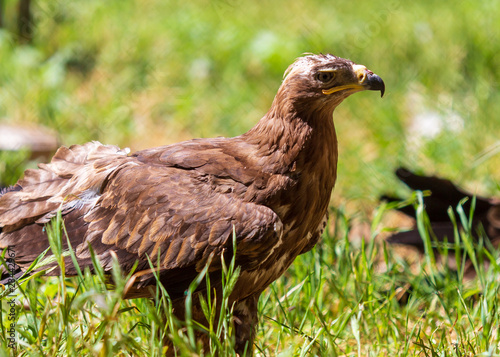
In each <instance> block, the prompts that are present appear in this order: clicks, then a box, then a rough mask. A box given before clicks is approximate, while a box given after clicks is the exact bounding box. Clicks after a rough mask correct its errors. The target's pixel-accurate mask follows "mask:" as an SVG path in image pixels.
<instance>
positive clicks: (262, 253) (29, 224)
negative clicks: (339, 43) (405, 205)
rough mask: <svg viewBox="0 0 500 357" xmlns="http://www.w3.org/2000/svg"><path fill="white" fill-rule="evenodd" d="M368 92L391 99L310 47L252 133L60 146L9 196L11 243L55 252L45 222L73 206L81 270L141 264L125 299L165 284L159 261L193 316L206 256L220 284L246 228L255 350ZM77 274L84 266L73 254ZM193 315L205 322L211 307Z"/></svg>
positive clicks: (242, 248) (240, 329)
mask: <svg viewBox="0 0 500 357" xmlns="http://www.w3.org/2000/svg"><path fill="white" fill-rule="evenodd" d="M363 90H378V91H381V93H382V95H383V93H384V82H383V81H382V79H381V78H380V77H379V76H377V75H375V74H373V73H372V72H371V71H369V70H368V69H366V67H364V66H361V65H357V64H354V63H353V62H351V61H349V60H346V59H343V58H339V57H335V56H333V55H330V54H328V55H307V56H304V57H301V58H298V59H297V60H296V61H295V62H294V63H293V64H292V65H291V66H290V67H289V68H288V69H287V71H286V72H285V77H284V80H283V83H282V84H281V86H280V88H279V90H278V93H277V95H276V97H275V99H274V101H273V103H272V105H271V108H270V109H269V111H268V112H267V114H265V115H264V117H263V118H262V119H261V120H260V121H259V122H258V123H257V125H256V126H255V127H253V128H252V129H250V130H249V131H248V132H246V133H244V134H242V135H240V136H237V137H233V138H210V139H194V140H189V141H185V142H181V143H177V144H173V145H168V146H162V147H157V148H153V149H147V150H143V151H139V152H136V153H133V154H128V153H127V152H126V151H124V150H121V149H120V148H118V147H116V146H111V145H102V144H101V143H98V142H90V143H86V144H84V145H73V146H71V147H69V148H67V147H61V148H60V149H59V150H58V151H57V153H56V154H55V155H54V157H53V158H52V161H51V163H50V164H40V165H39V169H37V170H27V171H26V172H25V175H24V178H23V179H21V180H20V181H19V182H18V183H17V184H16V185H15V186H13V187H11V188H10V189H8V190H7V192H6V193H4V194H3V195H2V196H1V197H0V227H2V228H1V229H2V232H1V234H0V247H2V248H6V247H8V246H14V247H15V248H14V249H15V252H16V263H17V264H18V265H19V266H20V267H21V268H23V267H27V266H29V264H30V263H31V262H32V261H33V260H34V259H35V258H36V257H37V256H38V255H39V254H40V253H42V252H43V251H44V250H45V249H47V248H48V246H49V245H48V240H47V237H46V234H45V231H44V225H45V224H46V223H47V222H49V221H50V220H51V218H52V217H54V216H55V215H56V213H57V211H58V210H61V211H62V216H63V219H64V224H65V227H66V230H67V233H68V235H69V239H70V241H71V245H72V246H73V247H76V249H75V252H76V256H77V258H78V263H79V265H80V266H81V267H90V269H92V262H91V257H90V253H89V246H92V248H93V250H94V251H95V254H96V256H97V257H98V258H99V260H100V262H101V264H102V266H103V267H104V270H105V271H106V272H110V270H111V268H112V256H113V255H115V256H116V257H117V258H118V261H119V263H120V265H121V267H122V269H123V270H124V271H125V272H127V271H130V269H132V267H133V265H134V264H135V262H136V261H137V262H138V266H137V268H136V273H135V275H134V277H133V278H134V279H135V282H134V284H133V286H132V287H131V288H130V289H129V290H128V291H127V292H126V297H127V298H135V297H149V296H151V292H150V291H151V290H152V289H150V287H151V286H153V285H154V284H156V279H155V278H154V276H153V273H152V272H151V271H150V265H149V261H148V257H149V258H150V260H151V261H152V262H154V264H158V265H159V267H158V269H159V272H160V274H159V277H160V282H161V283H162V284H163V286H164V287H165V289H166V291H167V292H168V294H169V296H170V298H171V300H172V301H173V307H174V313H175V314H176V315H177V316H178V317H180V318H183V313H184V296H185V295H184V293H185V291H186V289H187V288H188V286H189V284H190V283H191V282H192V280H193V279H194V278H195V277H196V276H197V274H198V273H199V272H200V271H201V270H202V269H203V268H204V267H205V265H206V264H207V263H208V262H210V267H209V272H210V278H211V285H212V287H215V289H220V287H221V274H220V271H221V268H222V267H221V257H223V258H225V259H226V261H229V260H230V259H231V258H232V257H233V231H234V233H235V237H236V255H235V257H234V259H235V262H236V265H237V266H239V267H240V269H241V270H240V275H239V277H238V280H237V283H236V285H235V287H234V290H233V292H232V295H231V297H230V304H234V317H235V318H234V321H235V331H236V349H237V352H239V353H242V352H243V351H245V348H246V349H247V350H249V349H250V350H251V348H252V341H253V337H254V327H255V326H256V320H257V301H258V298H259V295H260V294H261V292H262V291H263V290H264V289H265V288H266V287H267V286H268V285H269V284H271V283H272V282H273V281H274V280H276V279H277V278H278V277H280V276H281V275H282V274H283V272H284V271H285V270H286V269H287V268H288V267H289V266H290V264H292V262H293V260H294V259H295V257H296V256H297V255H299V254H302V253H305V252H307V251H309V250H310V249H312V248H313V246H314V245H315V244H316V242H317V241H318V239H319V237H320V236H321V234H322V232H323V229H324V228H325V225H326V219H327V208H328V203H329V201H330V195H331V192H332V189H333V186H334V184H335V178H336V174H337V138H336V134H335V127H334V124H333V121H332V113H333V111H334V109H335V108H336V107H337V105H339V104H340V103H341V102H342V101H343V100H344V99H345V98H347V97H348V96H349V95H351V94H353V93H356V92H359V91H363ZM112 252H114V254H113V253H112ZM158 257H159V259H158ZM66 272H67V274H68V275H70V274H76V270H75V267H74V266H73V263H72V261H71V259H70V258H69V257H68V258H67V259H66ZM51 274H57V270H54V271H52V272H51ZM203 289H204V288H203V286H202V287H200V288H199V290H198V292H199V293H201V294H203V293H204V290H203ZM193 310H194V311H193V317H194V318H195V319H197V320H199V321H200V322H204V319H205V318H204V316H203V313H202V312H201V309H200V308H199V306H197V305H196V304H195V305H194V307H193Z"/></svg>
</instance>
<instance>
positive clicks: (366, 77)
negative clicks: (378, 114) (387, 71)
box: [352, 64, 385, 97]
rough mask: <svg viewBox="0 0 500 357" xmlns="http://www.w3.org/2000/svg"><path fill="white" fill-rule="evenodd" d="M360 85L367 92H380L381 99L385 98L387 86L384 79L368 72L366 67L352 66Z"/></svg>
mask: <svg viewBox="0 0 500 357" xmlns="http://www.w3.org/2000/svg"><path fill="white" fill-rule="evenodd" d="M352 67H353V70H354V73H355V74H356V77H357V78H358V83H359V84H360V85H361V86H363V87H364V89H366V90H379V91H380V97H383V96H384V92H385V84H384V81H383V80H382V78H380V77H379V76H377V75H376V74H375V73H373V72H372V71H370V70H368V69H367V68H366V67H365V66H361V65H358V64H355V65H353V66H352Z"/></svg>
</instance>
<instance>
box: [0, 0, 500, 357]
mask: <svg viewBox="0 0 500 357" xmlns="http://www.w3.org/2000/svg"><path fill="white" fill-rule="evenodd" d="M15 8H16V1H14V0H6V1H5V11H6V17H5V20H6V29H5V30H1V31H0V122H10V123H40V124H43V125H46V126H49V127H51V128H53V129H55V130H56V131H57V132H58V135H59V137H60V139H61V141H62V143H63V144H65V145H71V144H75V143H83V142H86V141H89V140H100V141H101V142H103V143H107V144H117V145H120V146H124V147H125V146H128V147H131V149H132V150H138V149H142V148H146V147H152V146H157V145H163V144H168V143H173V142H177V141H180V140H184V139H189V138H192V137H200V136H204V137H208V136H217V135H223V136H232V135H238V134H240V133H242V132H243V131H245V130H247V129H249V128H250V127H251V126H252V125H254V124H255V123H256V122H257V120H258V119H259V118H260V117H261V116H262V115H263V114H264V113H265V112H266V111H267V109H268V107H269V105H270V103H271V101H272V98H273V96H274V94H275V93H276V90H277V88H278V86H279V83H280V81H281V78H282V75H283V72H284V70H285V69H286V67H287V66H288V65H289V64H290V63H291V62H292V61H293V60H294V59H295V58H296V57H298V56H300V55H301V54H302V53H304V52H316V53H317V52H331V53H334V54H336V55H339V56H342V57H348V58H350V59H352V60H353V61H355V62H357V63H360V64H364V65H366V66H367V67H368V68H369V69H371V70H373V71H374V72H375V73H377V74H379V75H380V76H381V77H382V78H383V79H384V81H385V83H386V87H387V91H386V96H385V97H384V98H383V99H382V100H380V99H379V98H378V97H377V96H376V95H374V93H361V94H356V95H355V96H353V97H352V98H349V99H348V100H347V101H346V102H345V103H343V104H342V105H341V107H339V108H338V109H337V111H336V112H335V113H334V118H335V123H336V127H337V133H338V137H339V145H340V161H339V169H338V172H339V177H338V181H337V185H336V188H335V192H334V195H333V198H332V210H333V214H332V219H331V222H330V226H329V231H328V232H327V233H326V234H325V236H324V237H323V240H322V242H321V243H320V244H319V245H318V246H317V247H316V248H315V249H314V250H313V251H312V252H311V253H308V254H305V255H303V256H300V257H299V258H298V259H297V261H296V262H295V263H294V264H293V265H292V267H291V269H290V270H289V271H288V272H287V273H286V274H285V275H284V276H283V277H282V278H281V279H279V280H278V281H277V282H276V283H274V284H273V285H272V286H271V287H270V288H269V289H268V290H266V291H265V292H264V294H263V296H262V298H261V300H260V305H259V309H260V316H261V318H260V322H259V326H258V336H257V339H256V348H255V351H256V353H258V354H261V355H267V356H273V355H277V354H280V355H281V356H288V355H290V356H292V355H293V356H301V355H333V356H335V355H338V356H344V355H359V356H385V355H401V356H406V355H409V356H473V355H484V356H494V355H495V354H496V355H499V354H500V350H499V338H500V337H499V331H498V326H499V325H500V322H499V321H498V320H499V314H498V311H497V310H498V297H499V296H500V292H499V291H498V289H499V284H498V281H497V276H498V274H499V271H498V269H499V268H498V265H497V264H498V257H497V255H496V254H497V253H496V252H491V253H490V252H489V251H488V250H486V248H488V247H487V245H486V243H484V244H483V245H481V244H479V246H476V247H475V248H474V245H473V244H472V242H471V240H470V232H463V233H459V232H457V234H462V235H463V237H462V238H465V240H464V242H465V244H464V245H463V246H462V247H461V251H460V252H461V253H460V254H458V255H457V257H456V260H457V263H458V264H459V266H460V263H461V261H462V255H463V254H468V255H469V256H473V257H477V259H476V264H477V266H478V267H481V266H482V264H481V261H482V260H484V259H485V257H486V256H487V255H488V254H490V255H493V258H494V259H493V261H494V262H495V263H494V264H490V266H489V268H487V269H486V268H481V269H479V268H478V270H479V273H478V276H477V278H475V279H473V280H466V281H463V280H462V279H461V278H462V277H461V275H462V274H464V273H463V271H461V270H459V271H458V273H457V272H455V271H451V270H450V269H449V268H447V267H446V266H442V265H440V264H439V263H437V262H435V259H434V258H433V256H432V253H431V252H432V250H431V249H430V247H429V246H430V245H431V244H432V241H431V239H430V238H431V235H427V236H428V237H429V239H428V240H427V241H426V244H427V251H428V253H429V254H427V256H426V258H425V259H424V260H422V261H420V262H409V261H407V260H405V259H403V257H401V256H400V255H399V254H398V252H397V251H395V250H393V248H392V247H386V246H385V245H384V244H382V243H380V242H379V241H378V240H377V239H374V238H375V237H378V236H379V235H380V233H382V235H383V234H386V233H385V232H386V231H388V230H390V229H391V226H392V224H393V221H394V219H393V215H392V214H391V213H389V212H386V210H387V209H388V208H390V207H385V206H379V204H378V202H377V198H378V197H379V195H380V194H381V193H382V192H386V191H392V192H396V193H399V194H403V195H407V196H409V195H410V193H409V192H407V191H405V189H404V188H403V187H402V186H401V185H398V184H396V182H395V178H394V177H393V175H392V171H393V169H394V168H395V167H396V166H398V165H400V164H404V165H407V166H409V167H411V168H413V169H416V170H419V171H424V172H426V173H439V174H440V175H441V176H446V177H448V178H450V179H452V180H454V181H456V182H458V183H460V184H461V185H462V186H465V187H468V188H469V189H470V190H471V191H473V192H476V191H477V192H478V193H481V194H497V195H498V187H499V185H498V177H500V166H499V165H498V157H499V156H498V154H499V152H500V149H499V148H500V143H499V139H498V138H499V136H500V129H499V128H500V116H498V115H497V113H498V112H500V90H499V87H498V83H500V72H499V71H498V68H500V57H499V56H498V53H500V41H498V38H500V22H499V21H498V19H499V18H500V3H499V2H498V1H495V0H486V1H481V2H477V1H461V2H432V1H429V0H422V1H415V2H411V3H408V2H407V3H404V2H400V1H385V0H372V1H368V0H361V1H335V2H334V1H330V2H324V1H320V0H308V1H305V0H299V1H294V2H290V1H285V0H278V1H274V2H272V3H265V2H255V1H253V2H250V1H234V0H227V1H223V0H218V1H204V0H194V1H190V2H187V3H186V2H184V1H183V2H181V1H173V0H169V1H159V0H150V1H132V0H127V1H123V0H109V1H105V2H104V1H98V0H86V1H83V0H75V1H71V2H67V1H54V0H39V1H36V2H34V5H33V8H34V16H35V19H36V24H37V28H36V31H35V38H34V42H33V44H32V45H30V46H20V45H18V43H17V42H16V39H15V35H14V34H13V33H12V31H13V29H14V28H15V16H14V13H15ZM429 116H434V117H437V118H439V119H438V120H439V121H441V124H442V131H441V132H439V133H438V134H437V135H436V136H434V137H420V136H419V135H418V133H417V132H415V131H414V130H413V129H412V123H415V122H417V123H418V122H419V121H421V120H423V118H426V117H429ZM27 157H28V154H27V153H18V154H13V153H0V180H1V183H3V184H12V183H14V182H15V181H16V180H17V179H18V178H19V176H20V175H21V173H22V171H23V170H24V169H25V168H26V167H33V165H34V163H33V162H28V163H26V161H25V159H26V158H27ZM455 219H456V220H461V221H463V220H464V219H465V218H464V216H457V217H455ZM359 222H368V224H369V225H371V227H372V229H371V233H370V236H369V237H365V238H367V239H366V242H365V241H364V240H358V241H357V240H349V234H350V232H351V234H352V231H353V230H354V228H353V226H355V225H356V224H358V223H359ZM419 222H420V229H421V230H422V233H423V232H426V218H425V215H424V214H423V213H421V214H420V218H419ZM465 226H467V225H465ZM57 232H58V231H57V230H56V232H54V235H55V236H56V237H55V238H57V237H58V234H59V233H57ZM56 240H57V239H56ZM440 249H444V250H445V249H446V247H445V246H443V247H441V248H440ZM495 259H496V260H495ZM118 281H119V282H120V284H122V285H123V283H124V280H118ZM120 284H118V287H117V289H116V290H115V291H111V292H110V291H107V290H106V289H105V287H104V281H103V278H102V277H100V276H97V277H92V276H90V275H89V274H88V273H86V272H82V275H81V276H79V277H77V278H51V279H43V278H39V277H36V278H32V279H29V281H27V282H26V284H25V285H24V286H23V287H22V289H21V291H20V292H19V294H18V296H17V298H16V299H17V302H18V303H17V305H16V309H17V310H16V311H17V316H18V321H17V329H18V334H19V335H18V341H19V343H20V345H19V349H18V354H20V355H35V356H36V355H40V356H43V355H52V356H66V355H69V356H72V355H76V354H78V355H98V354H99V353H101V355H103V356H108V355H118V356H120V355H123V356H128V355H143V354H146V355H151V356H154V355H160V353H161V349H162V346H161V341H160V337H159V336H161V335H162V334H166V333H167V334H168V333H172V332H171V331H174V332H175V333H174V334H173V336H174V338H175V339H176V343H177V344H178V345H179V346H182V347H181V348H182V349H183V350H185V351H186V354H187V355H190V353H191V352H190V351H193V350H195V349H196V348H197V347H196V343H194V344H193V341H191V340H190V338H189V334H188V333H187V331H188V330H187V327H186V329H184V330H183V329H181V330H180V331H181V334H180V335H179V334H177V332H176V331H177V329H176V328H172V329H169V327H168V326H165V324H164V323H162V322H161V321H160V320H159V318H158V316H160V315H167V316H168V311H169V302H168V299H166V298H160V297H158V299H157V301H156V303H155V302H152V301H149V300H130V301H122V300H121V297H120V296H121V295H120V294H121V293H120V289H122V285H120ZM410 287H411V288H410ZM405 289H411V295H410V298H409V300H408V302H407V304H405V305H402V306H400V305H399V303H398V299H397V298H398V297H400V296H401V295H404V294H403V293H404V291H405ZM4 301H5V300H4ZM2 306H3V308H4V312H5V309H6V306H5V305H2ZM229 312H230V311H229ZM223 321H226V322H227V323H229V322H230V318H227V319H224V320H223ZM2 324H3V328H4V329H3V330H2V336H3V339H2V342H1V343H2V348H1V351H0V354H3V355H8V354H9V353H10V352H11V351H10V350H9V349H8V348H7V347H6V342H5V336H6V335H5V334H6V330H5V328H6V324H7V320H6V319H5V315H4V316H2ZM179 324H180V325H179ZM169 326H182V322H178V321H175V320H174V319H170V320H169ZM213 329H214V330H213V331H212V332H213V334H214V336H217V334H220V333H224V332H223V331H222V330H220V329H219V330H218V329H217V328H216V327H215V326H214V327H213ZM169 331H170V332H169ZM227 333H230V330H228V331H227ZM215 341H216V339H214V341H213V343H214V347H213V348H219V349H221V350H224V351H226V352H225V353H229V352H227V351H229V350H230V349H231V342H230V339H228V341H229V342H228V344H227V345H217V343H216V342H215ZM101 351H102V352H101Z"/></svg>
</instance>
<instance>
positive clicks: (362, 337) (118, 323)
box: [0, 200, 500, 356]
mask: <svg viewBox="0 0 500 357" xmlns="http://www.w3.org/2000/svg"><path fill="white" fill-rule="evenodd" d="M392 207H393V206H392ZM389 208H391V206H386V205H384V206H381V207H380V208H379V211H378V212H377V217H378V218H377V219H376V220H375V221H374V226H373V227H372V229H373V230H372V236H373V237H374V236H376V235H377V234H379V233H380V232H379V230H380V229H381V223H380V221H379V219H380V218H383V216H384V214H386V213H387V209H389ZM416 209H417V210H418V211H419V220H418V223H419V227H421V229H422V232H425V234H426V236H427V237H428V239H427V240H426V241H425V242H426V250H428V253H429V252H432V248H433V247H434V248H436V246H435V245H433V243H432V242H431V238H430V235H429V229H428V224H427V222H428V221H427V218H426V215H425V211H423V209H422V205H421V204H418V200H417V203H416ZM466 216H467V215H465V214H464V215H463V216H462V217H461V219H463V220H465V221H464V222H463V223H466V224H465V226H466V227H467V218H466ZM333 219H334V221H335V222H333V223H334V227H335V230H334V231H331V232H329V233H327V234H325V236H324V239H323V242H322V244H321V245H319V246H318V247H316V248H315V249H314V250H313V251H312V252H311V253H310V254H305V255H302V256H300V257H299V258H298V259H297V261H296V262H295V263H294V265H293V266H292V268H291V269H290V270H289V271H288V272H287V273H286V274H285V276H284V277H283V278H282V279H280V280H278V281H277V282H275V283H274V284H273V285H272V286H271V287H270V288H269V289H268V290H267V291H266V292H264V294H263V296H262V298H261V299H260V302H259V315H260V317H261V318H260V322H259V325H258V327H257V338H256V342H255V350H256V353H257V355H262V356H274V355H278V354H279V355H280V356H305V355H320V356H344V355H358V356H387V355H391V356H396V355H399V356H476V355H481V356H498V355H499V353H500V334H499V326H500V315H499V314H498V311H497V309H498V303H499V297H500V286H499V285H498V278H497V277H498V274H499V273H500V266H499V265H498V263H499V262H500V258H499V256H498V252H495V251H494V250H490V249H487V246H485V245H484V244H482V243H481V242H482V239H483V238H484V237H481V239H480V243H479V244H476V243H473V241H472V236H471V232H470V231H468V230H467V229H465V230H464V231H462V232H460V233H459V232H458V231H457V234H460V235H461V238H462V240H463V242H464V243H458V242H457V243H455V244H453V245H452V246H453V247H454V248H459V249H460V252H461V253H459V254H457V256H456V260H457V265H458V266H459V267H460V264H461V262H462V260H463V258H464V257H465V256H468V257H469V258H471V259H472V261H473V262H474V264H477V267H478V268H477V273H478V274H477V277H476V278H475V279H473V280H464V279H463V278H464V271H463V269H458V271H452V270H451V269H449V268H448V267H447V266H446V265H441V264H439V263H438V262H436V260H435V258H434V255H432V254H427V256H426V257H427V259H425V260H423V261H422V262H421V264H417V265H415V264H410V263H409V262H408V261H406V260H404V259H402V258H401V257H400V256H399V255H398V254H395V253H394V252H393V251H392V250H391V249H390V248H389V247H387V246H386V245H385V244H383V243H380V242H379V243H376V240H374V239H371V240H369V241H368V243H365V241H364V240H363V241H361V244H360V245H359V246H354V245H353V244H352V243H351V242H350V240H349V238H348V233H349V225H350V221H349V218H348V217H347V216H346V215H345V212H343V210H338V211H336V212H335V214H334V218H333ZM60 228H61V222H60V217H57V218H56V220H55V221H54V222H53V224H52V225H51V226H50V227H49V228H48V234H49V237H50V242H51V249H52V251H53V252H56V254H55V257H56V260H57V261H58V263H59V265H60V266H61V264H62V259H61V258H60V257H61V245H60V243H59V242H61V239H65V236H64V231H62V230H61V229H60ZM437 248H438V249H439V250H440V251H441V252H442V253H443V254H444V253H446V250H447V249H448V247H447V246H445V245H442V246H438V247H437ZM66 254H69V253H66ZM486 256H488V257H489V258H491V260H492V264H491V265H490V267H489V268H484V267H483V266H482V261H483V260H484V259H485V257H486ZM95 267H96V268H97V269H96V270H97V273H96V275H95V276H93V275H91V274H90V273H89V272H88V271H83V272H82V273H81V274H79V276H77V277H74V278H68V277H65V276H64V273H63V275H62V276H61V277H54V278H49V279H47V278H42V277H39V276H33V277H28V278H24V279H21V280H20V288H19V290H18V293H17V296H16V297H15V300H16V302H17V304H16V323H17V326H16V329H17V331H18V335H17V341H18V350H17V355H19V356H47V355H52V356H82V355H89V356H92V355H95V356H116V355H118V356H135V355H146V356H161V354H162V349H163V347H162V337H163V336H170V338H172V339H173V341H174V342H175V345H176V346H178V347H179V350H180V351H179V355H185V356H191V355H194V354H199V355H207V356H208V355H212V353H216V352H219V353H222V355H224V356H231V355H235V354H234V350H233V342H232V341H233V339H232V337H233V335H232V327H231V326H232V323H231V321H232V320H231V308H232V307H231V306H226V309H225V310H223V311H222V312H221V318H220V319H219V321H220V322H219V324H218V325H217V324H211V325H210V326H206V327H200V326H198V325H197V324H196V323H195V322H192V321H190V320H189V319H188V320H187V321H186V322H184V321H178V320H176V319H175V317H173V315H172V314H171V307H170V306H171V304H170V301H169V299H168V296H166V295H165V294H162V292H164V291H162V288H161V286H159V287H158V288H157V296H156V298H155V299H153V300H149V299H135V300H123V299H122V297H121V296H122V292H123V290H124V288H125V285H126V282H127V277H125V276H123V274H121V273H120V269H119V266H118V264H116V265H115V270H114V271H113V280H114V281H115V286H116V287H115V289H113V290H107V289H106V283H107V281H108V280H107V278H106V277H105V276H104V275H103V273H102V271H101V270H100V268H99V267H100V265H99V264H98V263H97V262H96V264H95ZM62 270H63V271H64V268H63V269H62ZM236 277H237V269H235V267H234V265H233V263H231V264H229V266H228V268H227V275H226V278H225V280H224V281H225V282H226V283H225V288H224V294H225V296H226V297H227V296H228V294H229V293H230V291H231V287H232V283H233V282H234V279H235V278H236ZM201 279H205V276H204V274H203V273H202V274H200V277H199V279H198V280H197V281H195V282H194V283H193V286H192V287H191V289H190V291H193V290H194V288H195V285H196V284H197V283H199V282H200V281H201ZM405 291H410V294H409V297H407V300H406V299H402V298H401V296H403V295H404V294H403V293H404V292H405ZM190 296H191V294H190V293H188V295H187V299H190ZM226 297H224V296H223V301H225V302H226V303H227V298H226ZM212 298H213V297H212ZM2 301H3V305H2V306H3V316H1V317H2V322H3V326H2V327H3V328H2V330H1V331H0V335H1V336H2V338H0V341H1V345H0V351H2V353H3V354H4V355H9V352H12V351H11V350H9V349H8V347H7V343H6V341H7V338H6V337H7V336H6V334H7V330H8V326H7V325H6V323H7V319H6V316H7V310H8V308H7V306H6V302H7V301H6V299H5V298H4V299H3V300H2ZM210 302H211V299H210V298H209V299H207V301H206V304H205V313H206V315H207V316H213V317H214V315H213V313H214V311H212V309H211V306H212V305H211V304H210ZM188 316H189V315H188ZM213 317H212V319H211V320H212V321H215V320H213ZM200 328H201V329H204V330H205V331H207V333H209V334H210V336H212V340H211V352H210V351H204V353H202V351H201V346H199V345H198V344H197V342H196V340H195V339H194V338H193V336H194V330H195V329H200ZM220 337H224V339H223V340H222V341H223V342H222V343H221V342H219V338H220Z"/></svg>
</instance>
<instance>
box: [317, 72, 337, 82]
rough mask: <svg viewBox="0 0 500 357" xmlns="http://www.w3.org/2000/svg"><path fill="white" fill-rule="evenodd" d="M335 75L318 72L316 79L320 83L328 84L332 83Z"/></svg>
mask: <svg viewBox="0 0 500 357" xmlns="http://www.w3.org/2000/svg"><path fill="white" fill-rule="evenodd" d="M333 77H335V74H334V73H333V72H318V73H316V79H317V80H318V81H320V82H323V83H327V82H330V81H331V80H332V79H333Z"/></svg>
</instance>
